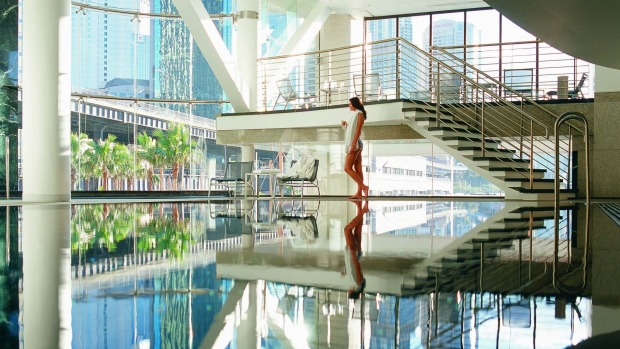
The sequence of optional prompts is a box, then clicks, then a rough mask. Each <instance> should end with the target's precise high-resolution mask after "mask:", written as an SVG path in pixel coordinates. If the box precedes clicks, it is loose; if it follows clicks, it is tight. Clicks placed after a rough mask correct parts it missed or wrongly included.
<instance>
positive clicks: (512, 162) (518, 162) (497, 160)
mask: <svg viewBox="0 0 620 349" xmlns="http://www.w3.org/2000/svg"><path fill="white" fill-rule="evenodd" d="M471 159H472V160H474V161H475V162H476V164H477V165H478V166H479V167H482V168H488V167H500V166H506V167H510V168H529V165H530V162H529V161H527V160H522V159H516V158H511V157H497V156H474V157H472V158H471Z"/></svg>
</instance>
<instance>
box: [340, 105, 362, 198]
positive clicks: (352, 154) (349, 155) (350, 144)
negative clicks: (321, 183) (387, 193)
mask: <svg viewBox="0 0 620 349" xmlns="http://www.w3.org/2000/svg"><path fill="white" fill-rule="evenodd" d="M349 110H351V111H352V112H353V115H352V117H351V120H350V121H349V122H347V121H346V120H342V126H343V127H344V128H345V137H344V146H345V152H346V158H345V160H344V172H346V173H347V174H348V175H349V176H350V177H351V178H352V179H353V180H354V181H355V183H356V184H357V192H356V193H355V194H353V195H352V196H350V197H349V198H350V199H361V198H362V197H366V198H367V197H368V186H367V185H365V184H364V173H363V172H362V149H363V148H364V143H363V142H362V139H361V136H362V127H363V126H364V121H365V120H366V109H364V106H363V105H362V102H361V101H360V99H359V98H357V97H353V98H351V99H349Z"/></svg>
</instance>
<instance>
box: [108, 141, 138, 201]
mask: <svg viewBox="0 0 620 349" xmlns="http://www.w3.org/2000/svg"><path fill="white" fill-rule="evenodd" d="M112 159H113V161H114V162H113V166H112V168H110V172H111V177H112V178H113V179H114V180H113V182H115V183H116V185H117V188H118V189H121V188H120V183H121V181H122V180H123V178H127V180H128V187H129V189H130V190H131V189H132V186H133V173H134V163H133V154H131V152H130V151H129V148H128V147H127V146H126V145H124V144H116V145H115V146H114V148H113V149H112Z"/></svg>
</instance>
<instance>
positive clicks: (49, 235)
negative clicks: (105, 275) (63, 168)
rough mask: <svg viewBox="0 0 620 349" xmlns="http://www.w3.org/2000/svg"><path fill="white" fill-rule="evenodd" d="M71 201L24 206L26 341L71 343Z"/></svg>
mask: <svg viewBox="0 0 620 349" xmlns="http://www.w3.org/2000/svg"><path fill="white" fill-rule="evenodd" d="M70 219H71V211H70V205H69V204H54V205H25V206H24V207H23V225H22V227H23V242H22V246H23V256H24V257H23V259H24V262H23V274H24V277H23V280H24V284H23V290H24V291H23V295H24V343H25V345H26V347H28V348H69V347H71V243H70V236H71V234H70V229H71V228H70V227H71V224H70Z"/></svg>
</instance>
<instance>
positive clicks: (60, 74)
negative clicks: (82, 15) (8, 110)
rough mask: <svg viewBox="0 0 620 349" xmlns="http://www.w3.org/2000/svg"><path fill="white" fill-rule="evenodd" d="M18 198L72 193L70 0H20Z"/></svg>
mask: <svg viewBox="0 0 620 349" xmlns="http://www.w3.org/2000/svg"><path fill="white" fill-rule="evenodd" d="M23 55H24V58H23V67H24V68H23V70H24V72H23V94H22V97H23V102H22V108H23V109H22V110H23V133H22V135H23V137H22V151H23V153H22V154H23V178H24V179H23V182H24V190H23V200H24V201H36V202H67V201H69V200H70V199H71V168H70V166H71V165H70V156H71V154H70V153H71V148H70V146H71V143H70V142H71V141H70V132H71V109H70V103H71V2H70V1H69V0H59V1H24V25H23Z"/></svg>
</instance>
